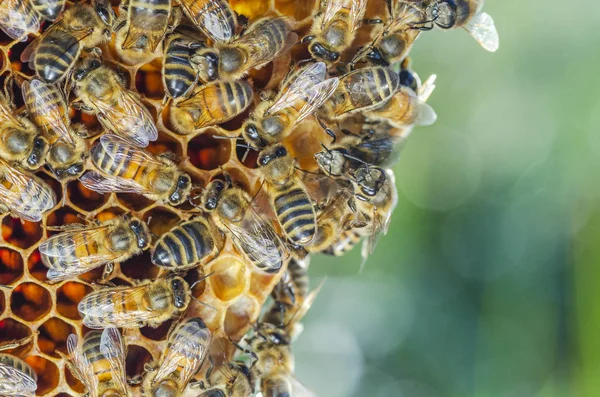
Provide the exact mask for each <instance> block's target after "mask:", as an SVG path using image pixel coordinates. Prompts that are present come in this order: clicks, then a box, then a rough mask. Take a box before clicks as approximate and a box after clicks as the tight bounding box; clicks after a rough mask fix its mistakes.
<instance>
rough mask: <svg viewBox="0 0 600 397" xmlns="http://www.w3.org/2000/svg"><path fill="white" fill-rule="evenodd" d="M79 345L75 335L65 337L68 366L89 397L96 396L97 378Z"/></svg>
mask: <svg viewBox="0 0 600 397" xmlns="http://www.w3.org/2000/svg"><path fill="white" fill-rule="evenodd" d="M82 350H83V349H82V348H81V347H80V346H79V343H78V340H77V335H75V334H71V335H69V336H68V337H67V352H68V353H69V356H70V359H71V365H70V366H69V368H70V369H71V371H72V372H73V375H75V377H76V378H77V379H79V380H80V381H81V383H83V384H84V386H85V388H86V389H87V390H88V393H90V396H91V397H97V396H98V378H97V377H96V376H94V373H93V367H92V363H91V362H90V361H89V360H88V358H87V356H86V355H85V354H83V351H82Z"/></svg>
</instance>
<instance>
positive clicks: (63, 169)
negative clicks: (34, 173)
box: [48, 140, 84, 180]
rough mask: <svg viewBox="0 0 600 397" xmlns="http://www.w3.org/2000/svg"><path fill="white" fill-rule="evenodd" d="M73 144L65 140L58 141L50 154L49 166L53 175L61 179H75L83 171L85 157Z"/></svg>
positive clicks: (51, 148)
mask: <svg viewBox="0 0 600 397" xmlns="http://www.w3.org/2000/svg"><path fill="white" fill-rule="evenodd" d="M76 149H77V148H76V147H75V146H73V145H72V144H70V143H68V142H65V141H64V140H59V141H57V142H56V143H55V144H54V145H52V147H50V151H49V152H48V165H49V167H50V169H51V170H52V173H53V174H54V175H55V176H56V177H57V178H58V179H59V180H65V179H75V178H77V177H79V176H80V175H81V174H82V173H83V171H84V166H83V160H84V156H83V155H79V153H80V152H78V151H77V150H76Z"/></svg>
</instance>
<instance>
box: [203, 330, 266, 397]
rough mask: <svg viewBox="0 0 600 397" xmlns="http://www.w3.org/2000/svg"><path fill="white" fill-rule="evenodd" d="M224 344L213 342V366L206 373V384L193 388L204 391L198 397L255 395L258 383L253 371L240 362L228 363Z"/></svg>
mask: <svg viewBox="0 0 600 397" xmlns="http://www.w3.org/2000/svg"><path fill="white" fill-rule="evenodd" d="M223 343H224V342H223V341H222V340H215V341H214V342H213V348H212V349H211V350H212V354H211V356H209V361H210V364H211V365H210V367H209V368H208V370H207V371H206V377H205V379H206V384H205V383H204V382H203V381H200V382H197V383H195V384H194V385H192V387H196V386H198V385H199V386H200V388H201V389H202V390H203V392H202V393H200V394H199V395H198V397H247V396H252V395H254V392H255V390H254V385H255V383H256V382H255V378H254V375H253V373H252V371H251V370H250V368H249V367H248V366H247V365H246V364H244V363H242V362H240V361H234V362H229V361H227V356H226V350H225V349H226V346H224V344H223ZM215 368H216V369H217V370H216V371H215Z"/></svg>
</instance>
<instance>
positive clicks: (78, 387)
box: [63, 364, 85, 394]
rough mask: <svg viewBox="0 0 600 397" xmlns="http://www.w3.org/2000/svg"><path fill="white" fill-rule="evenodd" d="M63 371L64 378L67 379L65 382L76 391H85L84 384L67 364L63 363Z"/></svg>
mask: <svg viewBox="0 0 600 397" xmlns="http://www.w3.org/2000/svg"><path fill="white" fill-rule="evenodd" d="M63 373H64V374H65V379H66V380H67V384H68V385H69V387H70V388H71V390H73V391H74V392H76V393H79V394H83V392H85V386H84V385H83V383H81V381H80V380H79V379H77V378H76V377H75V376H74V375H73V374H72V373H71V370H70V369H69V366H68V365H66V364H65V366H64V369H63Z"/></svg>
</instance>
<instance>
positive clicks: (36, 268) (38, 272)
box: [27, 250, 48, 282]
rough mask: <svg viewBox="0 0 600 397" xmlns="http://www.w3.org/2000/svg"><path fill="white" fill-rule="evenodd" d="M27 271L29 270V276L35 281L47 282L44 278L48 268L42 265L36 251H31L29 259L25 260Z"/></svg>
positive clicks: (38, 253)
mask: <svg viewBox="0 0 600 397" xmlns="http://www.w3.org/2000/svg"><path fill="white" fill-rule="evenodd" d="M27 269H29V274H31V275H32V276H33V277H35V278H36V279H37V280H40V281H44V282H46V281H48V277H46V274H47V273H48V268H47V267H46V266H44V264H43V263H42V257H41V256H40V252H39V251H38V250H35V251H33V252H32V253H31V255H29V258H27Z"/></svg>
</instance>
